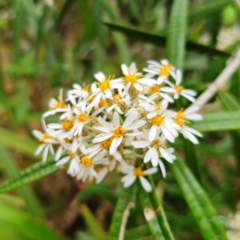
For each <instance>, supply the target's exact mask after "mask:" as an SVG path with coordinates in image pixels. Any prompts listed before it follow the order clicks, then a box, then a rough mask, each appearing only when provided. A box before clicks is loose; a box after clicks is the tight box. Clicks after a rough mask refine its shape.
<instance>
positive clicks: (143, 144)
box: [132, 141, 150, 148]
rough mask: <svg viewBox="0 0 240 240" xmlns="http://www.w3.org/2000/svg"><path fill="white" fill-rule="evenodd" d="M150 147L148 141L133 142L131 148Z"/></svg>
mask: <svg viewBox="0 0 240 240" xmlns="http://www.w3.org/2000/svg"><path fill="white" fill-rule="evenodd" d="M149 145H150V142H148V141H133V142H132V146H133V147H134V148H145V147H147V146H149Z"/></svg>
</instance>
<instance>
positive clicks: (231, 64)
mask: <svg viewBox="0 0 240 240" xmlns="http://www.w3.org/2000/svg"><path fill="white" fill-rule="evenodd" d="M239 66H240V49H239V50H238V51H237V53H236V54H235V56H234V57H233V58H232V59H230V60H229V61H228V63H227V66H226V68H225V69H224V70H223V71H222V72H221V73H220V75H219V76H218V77H217V78H216V80H215V81H214V82H213V83H212V84H211V85H210V86H209V87H208V88H207V89H206V91H205V92H203V93H202V95H201V96H200V97H199V98H198V99H197V100H196V102H194V103H193V104H192V105H191V106H198V107H199V109H200V108H202V107H203V106H204V105H205V104H206V103H207V102H208V101H209V100H210V99H211V98H212V97H213V96H214V95H215V94H216V93H217V92H218V91H219V90H220V89H221V88H222V87H223V85H224V84H225V83H226V82H227V81H228V80H229V79H230V78H231V76H232V75H233V73H234V72H235V71H236V70H237V69H238V68H239Z"/></svg>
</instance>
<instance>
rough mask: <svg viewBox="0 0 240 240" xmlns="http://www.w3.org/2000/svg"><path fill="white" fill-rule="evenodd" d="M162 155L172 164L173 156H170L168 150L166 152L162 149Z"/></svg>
mask: <svg viewBox="0 0 240 240" xmlns="http://www.w3.org/2000/svg"><path fill="white" fill-rule="evenodd" d="M160 153H161V154H162V157H163V158H165V159H166V160H167V161H168V162H170V163H172V162H173V160H172V158H171V156H169V153H168V151H167V150H165V149H164V148H160Z"/></svg>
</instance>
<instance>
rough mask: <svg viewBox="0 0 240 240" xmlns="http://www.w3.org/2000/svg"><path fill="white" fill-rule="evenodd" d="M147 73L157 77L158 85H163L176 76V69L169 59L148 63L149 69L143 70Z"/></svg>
mask: <svg viewBox="0 0 240 240" xmlns="http://www.w3.org/2000/svg"><path fill="white" fill-rule="evenodd" d="M143 70H144V71H145V72H147V73H151V74H154V75H157V76H158V78H157V83H158V84H162V83H163V82H164V81H165V80H167V79H168V78H169V76H174V67H173V66H172V64H171V63H169V61H168V60H167V59H163V60H161V61H160V63H159V62H157V61H154V60H149V61H148V67H147V68H144V69H143Z"/></svg>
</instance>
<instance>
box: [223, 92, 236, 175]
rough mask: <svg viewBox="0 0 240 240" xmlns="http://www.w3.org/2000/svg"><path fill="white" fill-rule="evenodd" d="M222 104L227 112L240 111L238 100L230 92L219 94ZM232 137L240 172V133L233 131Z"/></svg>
mask: <svg viewBox="0 0 240 240" xmlns="http://www.w3.org/2000/svg"><path fill="white" fill-rule="evenodd" d="M218 96H219V99H220V102H221V104H222V107H223V108H224V109H225V110H226V111H235V110H239V109H240V107H239V103H238V101H237V99H236V98H235V97H234V96H233V95H232V94H231V93H228V92H220V93H218ZM231 136H232V138H233V149H234V153H235V156H236V161H237V170H238V172H240V149H239V142H240V131H239V130H238V131H232V132H231Z"/></svg>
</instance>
